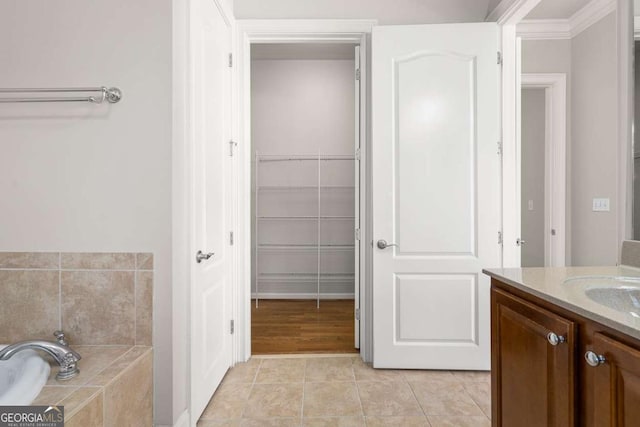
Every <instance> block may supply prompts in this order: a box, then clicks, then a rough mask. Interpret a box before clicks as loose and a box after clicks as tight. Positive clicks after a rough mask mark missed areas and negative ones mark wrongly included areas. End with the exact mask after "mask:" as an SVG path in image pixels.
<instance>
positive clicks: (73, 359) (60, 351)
mask: <svg viewBox="0 0 640 427" xmlns="http://www.w3.org/2000/svg"><path fill="white" fill-rule="evenodd" d="M53 335H54V336H55V337H56V338H57V339H58V342H53V341H44V340H29V341H20V342H17V343H15V344H12V345H10V346H8V347H5V348H3V349H2V350H0V360H8V359H11V357H12V356H13V355H14V354H16V353H18V352H19V351H22V350H42V351H44V352H45V353H48V354H49V355H50V356H51V357H53V358H54V359H55V361H56V362H57V363H58V365H60V369H59V370H58V374H57V375H56V379H58V380H70V379H71V378H73V377H75V376H76V375H78V373H79V372H80V370H79V369H78V360H80V359H82V357H81V356H80V355H79V354H78V353H76V352H75V351H73V350H71V348H69V346H68V345H67V342H66V341H65V339H64V334H63V333H62V332H61V331H55V332H54V333H53Z"/></svg>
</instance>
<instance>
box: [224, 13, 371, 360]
mask: <svg viewBox="0 0 640 427" xmlns="http://www.w3.org/2000/svg"><path fill="white" fill-rule="evenodd" d="M236 22H237V34H236V36H237V39H236V43H235V46H236V49H235V50H236V55H235V56H236V67H235V70H234V71H235V73H236V77H237V80H236V85H235V91H236V94H237V97H236V98H235V99H237V100H238V104H237V106H235V107H234V113H235V114H234V116H235V121H236V126H235V127H236V130H237V141H238V160H237V161H238V164H237V170H238V174H237V176H238V188H237V198H238V215H237V218H238V221H239V224H238V228H237V229H238V240H237V245H236V247H237V251H238V258H237V259H238V265H237V277H238V282H237V283H238V286H237V289H238V291H237V297H236V302H235V303H236V311H237V313H238V316H237V317H236V326H237V332H238V333H237V334H236V336H237V339H238V343H237V344H238V351H237V352H236V354H235V357H236V358H235V359H234V361H236V362H238V361H244V360H248V359H249V357H250V356H251V333H250V331H251V308H250V297H251V259H252V258H251V162H252V156H251V152H252V149H251V111H250V105H251V103H250V101H251V87H250V81H251V75H250V63H251V56H250V53H251V49H250V47H251V44H252V43H305V42H324V43H326V42H336V43H340V42H349V43H359V44H360V46H361V66H362V69H363V70H366V69H367V61H368V59H367V56H366V52H367V49H366V40H367V36H368V35H370V33H371V31H372V29H373V26H374V25H375V24H376V23H377V21H375V20H278V19H268V20H238V21H236ZM366 74H367V73H366V72H363V73H361V80H360V84H361V94H362V97H361V101H360V102H361V104H360V105H361V117H360V120H361V129H362V131H361V135H360V138H361V141H362V143H361V158H362V159H363V160H362V161H361V177H363V179H361V183H360V189H361V200H362V199H363V198H364V197H365V194H366V180H365V179H364V178H366V173H367V168H366V158H367V152H366V141H367V121H366V118H367V114H366V112H367V79H366ZM361 206H365V205H364V204H361ZM364 211H365V210H364V209H363V210H362V211H361V212H362V214H361V215H362V217H361V224H366V222H365V221H366V218H365V216H364ZM361 233H362V235H361V241H365V242H366V241H367V230H366V227H365V226H363V227H361ZM360 246H361V260H363V261H364V260H365V259H366V251H365V248H367V247H368V245H360ZM360 265H361V268H360V278H361V279H360V280H361V283H367V278H368V277H369V275H368V274H367V270H366V268H365V262H361V264H360ZM370 299H371V295H370V292H369V291H368V289H367V286H366V285H365V286H362V287H361V301H362V302H363V304H361V307H362V308H364V309H363V310H362V309H361V328H362V329H363V331H365V333H363V334H361V354H362V356H363V358H365V360H366V358H367V357H368V354H367V350H366V349H367V348H370V347H371V338H370V337H369V336H368V335H369V334H368V333H366V331H367V329H365V325H366V323H367V321H368V312H370V311H368V307H370V306H371V302H370ZM369 329H370V328H369Z"/></svg>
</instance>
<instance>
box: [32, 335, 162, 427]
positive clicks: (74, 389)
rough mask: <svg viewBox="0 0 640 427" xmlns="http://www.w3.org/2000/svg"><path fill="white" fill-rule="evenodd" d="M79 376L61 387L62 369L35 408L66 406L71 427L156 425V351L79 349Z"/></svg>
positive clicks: (43, 391) (147, 348) (100, 347)
mask: <svg viewBox="0 0 640 427" xmlns="http://www.w3.org/2000/svg"><path fill="white" fill-rule="evenodd" d="M74 348H75V349H76V350H77V351H78V352H79V353H80V354H81V355H82V360H81V363H82V364H81V365H80V366H81V368H80V374H78V376H77V377H75V378H73V379H71V380H69V381H57V380H56V379H55V373H56V372H57V366H54V365H52V366H51V375H50V377H49V380H48V381H47V385H45V386H44V388H43V389H42V391H41V392H40V395H39V396H38V397H37V398H36V400H35V402H33V404H34V405H63V406H64V410H65V426H66V427H126V426H129V427H138V426H140V427H145V426H151V425H152V424H153V351H152V349H151V347H146V346H134V347H131V346H82V345H81V346H75V347H74Z"/></svg>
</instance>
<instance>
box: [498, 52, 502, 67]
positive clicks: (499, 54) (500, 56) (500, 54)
mask: <svg viewBox="0 0 640 427" xmlns="http://www.w3.org/2000/svg"><path fill="white" fill-rule="evenodd" d="M498 65H502V52H500V51H498Z"/></svg>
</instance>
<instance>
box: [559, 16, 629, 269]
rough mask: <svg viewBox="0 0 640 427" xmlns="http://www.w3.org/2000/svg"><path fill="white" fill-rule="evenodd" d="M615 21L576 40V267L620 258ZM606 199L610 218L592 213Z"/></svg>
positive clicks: (573, 50) (573, 120)
mask: <svg viewBox="0 0 640 427" xmlns="http://www.w3.org/2000/svg"><path fill="white" fill-rule="evenodd" d="M616 45H617V35H616V15H615V13H611V14H609V15H608V16H606V17H605V18H603V19H602V20H600V21H599V22H597V23H596V24H594V25H592V26H591V27H589V28H588V29H587V30H585V31H583V32H582V33H580V34H579V35H578V36H576V37H574V38H573V39H572V40H571V62H572V65H571V70H572V91H571V98H572V100H571V105H572V111H571V129H572V142H571V144H572V150H571V164H572V168H571V181H572V191H571V193H570V194H571V201H572V216H571V218H572V227H573V233H572V245H571V246H572V260H573V264H574V265H614V264H616V262H617V258H618V250H619V248H618V236H617V217H618V214H617V211H616V210H617V206H618V204H617V176H618V172H617V161H618V160H617V158H618V129H617V115H618V96H617V95H618V94H617V90H618V86H617V85H618V75H617V64H618V61H617V55H616ZM594 197H607V198H609V199H610V201H611V211H610V212H592V199H593V198H594Z"/></svg>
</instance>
